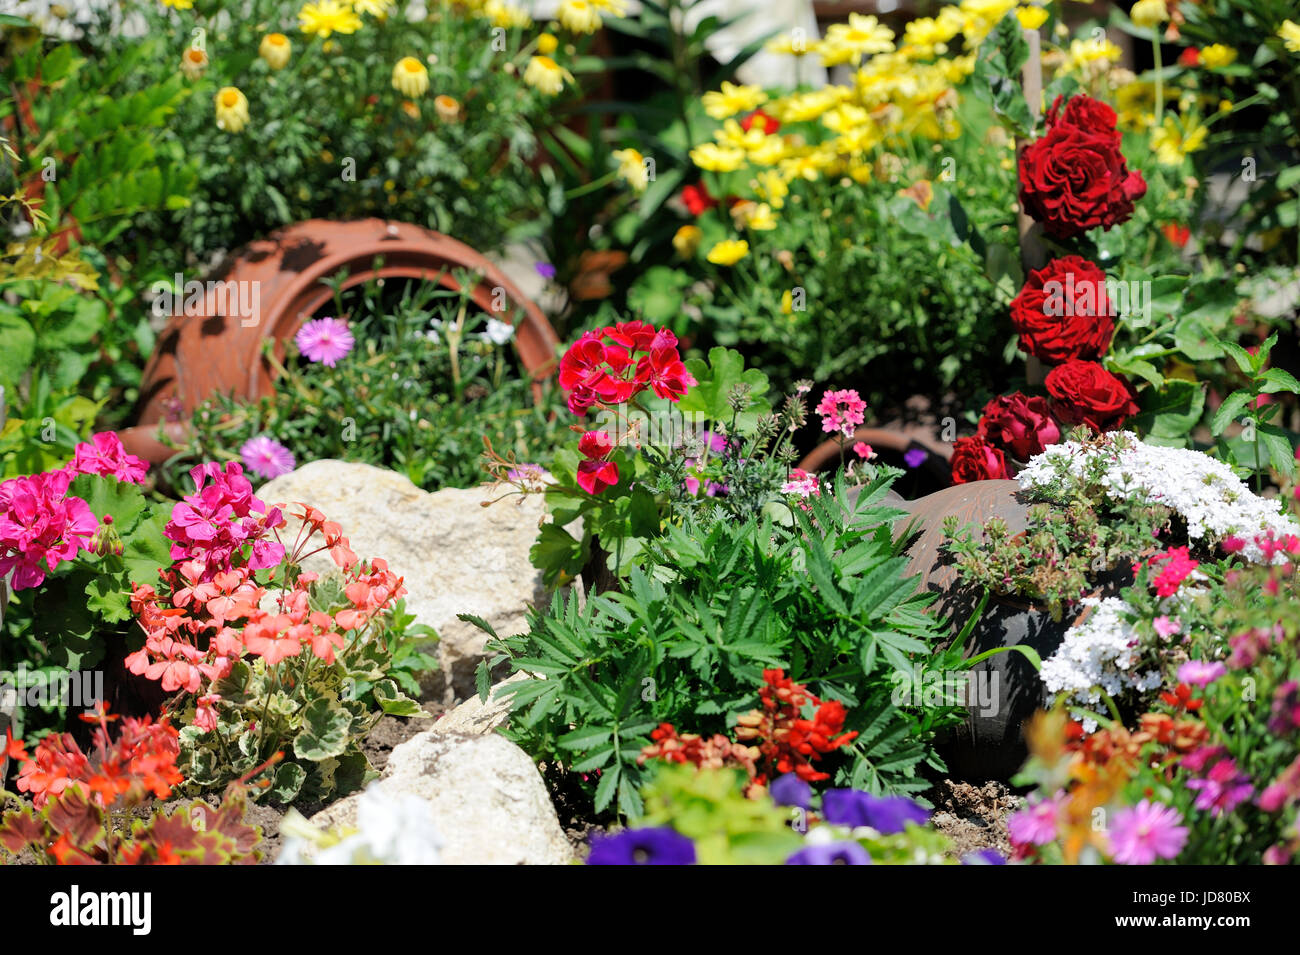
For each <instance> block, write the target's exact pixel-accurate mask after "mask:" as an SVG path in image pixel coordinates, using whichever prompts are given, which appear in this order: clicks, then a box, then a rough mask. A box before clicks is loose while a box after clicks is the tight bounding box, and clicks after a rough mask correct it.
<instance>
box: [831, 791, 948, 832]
mask: <svg viewBox="0 0 1300 955" xmlns="http://www.w3.org/2000/svg"><path fill="white" fill-rule="evenodd" d="M822 816H823V817H824V818H825V819H826V821H827V822H833V823H835V824H837V825H841V826H851V827H854V828H856V827H858V826H870V827H871V828H872V829H875V830H876V831H877V832H879V833H880V834H881V835H884V836H892V835H894V834H895V833H899V832H902V831H903V829H904V828H905V824H906V823H909V822H913V823H916V825H918V826H923V825H925V823H926V822H927V821H928V820H929V818H930V813H929V811H927V810H926V809H925V808H924V807H923V806H921V805H919V804H917V803H915V802H913V801H912V800H910V799H908V798H907V797H905V796H873V795H871V793H868V792H863V791H862V790H860V789H828V790H826V792H825V793H824V794H823V795H822Z"/></svg>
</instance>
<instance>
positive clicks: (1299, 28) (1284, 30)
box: [1277, 20, 1300, 53]
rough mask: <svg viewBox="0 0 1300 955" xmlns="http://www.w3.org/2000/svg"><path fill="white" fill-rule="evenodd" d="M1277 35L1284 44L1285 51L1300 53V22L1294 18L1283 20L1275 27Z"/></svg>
mask: <svg viewBox="0 0 1300 955" xmlns="http://www.w3.org/2000/svg"><path fill="white" fill-rule="evenodd" d="M1277 35H1278V36H1280V37H1281V38H1282V41H1283V42H1284V43H1285V44H1286V48H1287V52H1289V53H1300V23H1296V22H1295V21H1294V20H1283V21H1282V25H1281V26H1280V27H1278V28H1277Z"/></svg>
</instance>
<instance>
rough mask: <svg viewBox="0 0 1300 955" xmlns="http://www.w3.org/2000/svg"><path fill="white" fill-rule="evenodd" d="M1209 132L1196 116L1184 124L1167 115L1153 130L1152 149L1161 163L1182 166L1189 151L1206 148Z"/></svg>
mask: <svg viewBox="0 0 1300 955" xmlns="http://www.w3.org/2000/svg"><path fill="white" fill-rule="evenodd" d="M1208 132H1209V130H1207V129H1206V128H1205V127H1204V126H1202V125H1201V124H1200V123H1199V122H1197V120H1196V119H1195V118H1192V119H1189V120H1188V122H1187V125H1186V126H1184V125H1183V123H1182V122H1181V120H1178V119H1175V118H1174V117H1173V116H1166V117H1165V121H1164V122H1163V123H1162V124H1161V125H1160V126H1159V127H1158V128H1156V129H1153V130H1152V131H1151V149H1152V150H1153V151H1154V152H1155V154H1156V160H1157V161H1158V162H1159V163H1160V164H1161V165H1163V166H1181V165H1182V164H1183V159H1184V158H1185V157H1186V155H1187V154H1188V153H1194V152H1196V151H1197V150H1198V149H1204V148H1205V136H1206V134H1207V133H1208Z"/></svg>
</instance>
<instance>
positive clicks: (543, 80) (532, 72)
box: [524, 56, 573, 96]
mask: <svg viewBox="0 0 1300 955" xmlns="http://www.w3.org/2000/svg"><path fill="white" fill-rule="evenodd" d="M566 81H567V82H570V83H572V82H573V76H572V74H570V73H569V71H568V70H566V69H565V68H564V67H562V66H560V64H558V63H556V62H555V61H554V60H553V59H551V58H550V57H549V56H534V57H530V58H529V60H528V68H527V69H525V70H524V82H525V83H527V84H528V85H529V86H531V87H533V88H534V89H538V90H541V91H542V92H543V93H545V94H546V95H547V96H558V95H559V94H560V92H561V91H562V90H563V89H564V84H565V82H566Z"/></svg>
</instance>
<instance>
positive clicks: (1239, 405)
mask: <svg viewBox="0 0 1300 955" xmlns="http://www.w3.org/2000/svg"><path fill="white" fill-rule="evenodd" d="M1254 399H1255V396H1254V395H1252V394H1251V393H1250V392H1249V391H1246V390H1244V389H1239V390H1237V391H1234V392H1233V393H1232V394H1230V395H1228V397H1226V398H1224V399H1223V404H1221V405H1219V410H1218V411H1216V412H1215V413H1214V419H1213V420H1212V421H1211V422H1210V431H1211V433H1213V434H1223V432H1224V431H1226V430H1227V428H1228V425H1230V424H1232V422H1233V421H1235V420H1236V418H1237V415H1239V414H1241V412H1242V411H1243V410H1245V408H1246V406H1247V405H1248V404H1250V403H1251V402H1252V401H1253V400H1254Z"/></svg>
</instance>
